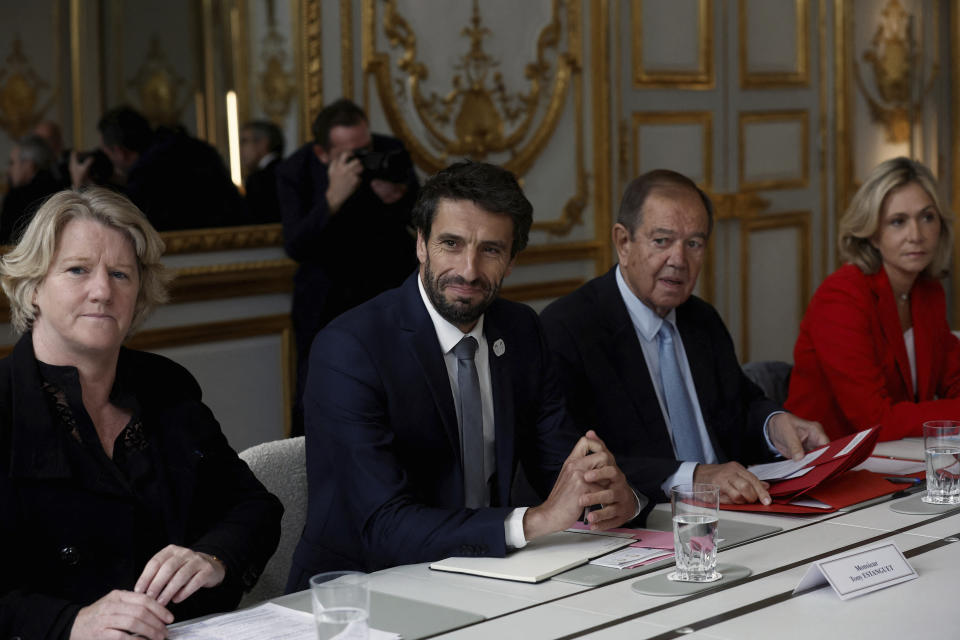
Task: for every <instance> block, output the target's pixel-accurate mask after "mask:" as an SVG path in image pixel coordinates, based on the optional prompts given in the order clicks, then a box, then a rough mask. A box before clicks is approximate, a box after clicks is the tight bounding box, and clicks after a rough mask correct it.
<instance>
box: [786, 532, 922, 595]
mask: <svg viewBox="0 0 960 640" xmlns="http://www.w3.org/2000/svg"><path fill="white" fill-rule="evenodd" d="M916 577H917V572H916V571H914V570H913V567H911V566H910V563H909V562H907V559H906V558H905V557H904V555H903V553H902V552H901V551H900V549H898V548H897V545H896V544H894V543H892V542H890V543H887V544H884V545H880V546H876V547H871V548H869V549H861V550H855V551H849V552H847V553H841V554H839V555H835V556H831V557H829V558H825V559H823V560H820V561H819V562H815V563H813V566H811V567H810V569H808V570H807V573H806V575H804V576H803V580H801V581H800V584H798V585H797V588H796V589H794V590H793V593H794V594H796V593H799V592H801V591H807V590H808V589H813V588H815V587H819V586H821V585H822V584H823V583H825V582H827V583H829V584H830V586H831V587H833V590H834V591H835V592H836V594H837V595H838V596H840V599H841V600H849V599H850V598H855V597H857V596H862V595H863V594H865V593H870V592H871V591H877V590H879V589H883V588H884V587H891V586H893V585H895V584H900V583H901V582H906V581H907V580H913V579H914V578H916Z"/></svg>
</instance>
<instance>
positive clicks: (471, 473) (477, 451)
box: [453, 336, 487, 509]
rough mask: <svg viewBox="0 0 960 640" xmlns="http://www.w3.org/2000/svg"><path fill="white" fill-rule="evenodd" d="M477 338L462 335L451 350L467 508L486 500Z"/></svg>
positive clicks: (484, 503)
mask: <svg viewBox="0 0 960 640" xmlns="http://www.w3.org/2000/svg"><path fill="white" fill-rule="evenodd" d="M476 352H477V339H476V338H474V337H473V336H465V337H464V338H463V339H462V340H461V341H460V342H458V343H457V346H455V347H454V348H453V353H454V355H455V356H457V387H458V389H459V391H460V393H459V398H458V399H459V402H460V412H459V415H460V459H461V460H462V461H463V495H464V498H465V503H466V506H467V507H468V508H470V509H477V508H479V507H484V506H486V504H487V481H486V476H485V475H484V473H483V409H482V408H481V404H480V377H479V376H478V375H477V365H476V362H474V355H475V354H476Z"/></svg>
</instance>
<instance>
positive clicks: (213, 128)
mask: <svg viewBox="0 0 960 640" xmlns="http://www.w3.org/2000/svg"><path fill="white" fill-rule="evenodd" d="M213 2H214V0H201V2H200V28H199V29H197V32H198V33H199V34H200V46H199V48H198V49H197V50H198V51H200V52H201V56H200V63H201V67H200V68H201V69H202V73H201V74H200V77H201V78H202V79H203V87H204V90H203V111H204V116H203V122H204V134H205V135H204V136H203V137H204V139H205V140H206V141H207V142H209V143H210V144H211V146H214V147H216V146H217V134H218V129H219V127H218V126H217V122H218V121H219V120H218V118H217V115H218V110H217V104H218V96H217V89H216V82H217V79H216V68H215V64H214V63H215V58H216V52H215V51H214V44H215V38H214V22H215V20H214V11H213Z"/></svg>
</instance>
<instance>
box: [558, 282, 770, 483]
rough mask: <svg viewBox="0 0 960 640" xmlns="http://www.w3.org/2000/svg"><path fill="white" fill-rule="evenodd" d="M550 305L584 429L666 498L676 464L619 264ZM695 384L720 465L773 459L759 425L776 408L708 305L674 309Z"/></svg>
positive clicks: (562, 365)
mask: <svg viewBox="0 0 960 640" xmlns="http://www.w3.org/2000/svg"><path fill="white" fill-rule="evenodd" d="M617 268H618V267H617V266H616V265H614V267H613V269H611V270H610V271H609V272H607V273H606V274H605V275H603V276H600V277H599V278H595V279H594V280H591V281H590V282H588V283H587V284H585V285H584V286H582V287H580V288H579V289H577V290H576V291H574V292H573V293H571V294H570V295H568V296H566V297H564V298H561V299H560V300H557V301H555V302H553V303H552V304H551V305H550V306H548V307H547V308H546V309H544V310H543V312H542V313H541V314H540V319H541V322H542V323H543V327H544V333H545V334H546V336H547V342H548V344H549V345H550V349H551V351H552V352H553V354H554V360H555V361H556V363H557V367H558V369H559V370H560V378H561V380H562V384H563V389H564V392H565V394H566V398H567V408H568V410H569V412H570V414H571V415H572V416H573V419H574V422H575V423H576V425H577V427H578V429H589V428H594V429H596V431H597V435H599V436H600V438H601V439H602V440H603V441H604V443H605V444H606V445H607V448H609V449H610V451H611V453H613V455H614V456H615V457H616V459H617V463H618V464H619V466H620V469H621V470H622V471H623V472H624V474H625V475H626V476H627V480H628V481H629V482H630V484H631V485H632V486H633V487H635V488H636V489H637V490H638V491H640V492H642V493H644V494H645V495H647V496H648V497H650V498H653V499H656V500H663V499H664V498H665V496H664V495H663V492H662V490H661V489H660V485H661V484H662V483H663V482H664V481H665V480H666V479H667V478H668V477H669V476H670V475H671V474H673V473H674V472H676V470H677V468H678V467H679V464H680V463H679V462H677V460H676V459H675V458H674V454H673V446H672V444H671V442H670V433H669V430H668V429H667V426H666V422H665V421H664V419H663V413H662V411H661V410H660V404H659V402H658V401H657V394H656V391H655V390H654V387H653V382H652V381H651V379H650V371H649V369H648V368H647V364H646V360H645V359H644V357H643V349H642V348H641V346H640V340H639V338H638V337H637V333H636V330H635V329H634V326H633V321H632V320H631V319H630V314H629V312H628V311H627V306H626V304H624V302H623V298H622V297H621V295H620V290H619V289H618V287H617V281H616V271H615V270H616V269H617ZM677 327H678V329H679V331H680V337H681V338H682V339H683V347H684V350H685V351H686V353H687V358H688V360H689V364H690V371H691V374H692V375H693V383H694V387H695V388H696V390H697V397H698V399H699V401H700V410H701V412H702V413H703V419H704V422H705V423H706V427H707V432H708V433H709V434H710V440H711V443H712V444H713V448H714V451H715V452H716V454H717V457H718V459H719V461H720V462H726V461H729V460H736V461H737V462H741V463H754V462H760V461H764V460H768V459H771V458H772V457H773V456H772V455H771V453H770V451H769V448H768V447H767V445H766V442H765V440H764V437H763V424H764V422H765V420H766V418H767V416H768V415H770V413H772V412H773V411H776V410H779V409H780V407H779V405H777V404H776V403H775V402H773V401H771V400H769V399H767V397H766V396H764V395H763V391H761V390H760V388H759V387H757V386H756V385H755V384H753V383H752V382H751V381H750V380H749V379H748V378H747V377H746V376H745V375H744V374H743V370H742V369H741V368H740V364H739V363H738V361H737V356H736V352H735V351H734V348H733V341H732V340H731V339H730V334H729V333H728V332H727V329H726V327H725V326H724V324H723V321H722V320H721V319H720V316H719V314H717V312H716V310H715V309H714V308H713V307H711V306H710V305H709V304H707V303H706V302H704V301H703V300H701V299H700V298H697V297H696V296H690V298H689V299H688V300H687V301H686V302H684V303H683V304H682V305H680V306H679V307H677Z"/></svg>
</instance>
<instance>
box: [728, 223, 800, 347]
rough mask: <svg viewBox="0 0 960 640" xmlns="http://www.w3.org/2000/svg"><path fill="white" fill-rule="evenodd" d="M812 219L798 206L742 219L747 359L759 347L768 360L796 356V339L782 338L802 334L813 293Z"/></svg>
mask: <svg viewBox="0 0 960 640" xmlns="http://www.w3.org/2000/svg"><path fill="white" fill-rule="evenodd" d="M810 219H811V213H810V212H809V211H796V212H788V213H776V214H764V215H762V216H755V217H750V218H746V219H743V220H741V221H740V273H741V279H742V282H741V289H740V295H741V325H740V330H741V337H740V344H741V347H740V359H741V361H743V362H746V361H748V360H750V358H751V352H756V351H760V352H762V353H763V354H764V355H763V358H764V359H768V358H769V359H780V360H785V361H788V362H789V361H792V360H793V358H792V346H793V340H792V339H791V340H786V341H784V340H780V339H779V337H780V336H796V335H797V332H798V330H799V326H800V318H801V317H802V315H803V310H804V308H805V307H806V304H807V300H809V298H810V279H811V274H810V260H809V259H808V257H809V255H810ZM790 255H793V260H792V261H791V259H790V258H789V256H790ZM791 290H792V291H793V295H792V299H791V296H790V295H789V292H790V291H791ZM765 338H766V339H765ZM754 346H756V347H757V349H754V348H753V347H754Z"/></svg>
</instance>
